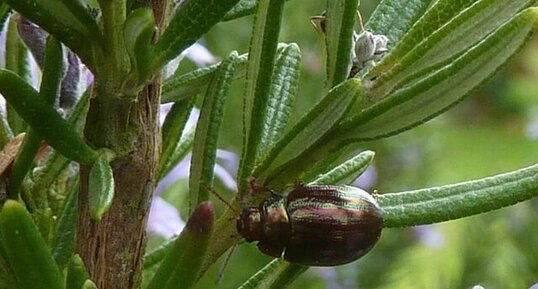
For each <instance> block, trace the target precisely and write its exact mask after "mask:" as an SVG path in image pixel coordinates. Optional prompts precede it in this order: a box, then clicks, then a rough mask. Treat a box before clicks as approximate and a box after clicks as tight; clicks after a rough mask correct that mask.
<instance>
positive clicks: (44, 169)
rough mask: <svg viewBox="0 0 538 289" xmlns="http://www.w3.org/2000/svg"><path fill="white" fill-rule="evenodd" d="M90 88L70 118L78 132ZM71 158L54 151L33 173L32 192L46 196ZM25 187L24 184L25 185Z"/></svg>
mask: <svg viewBox="0 0 538 289" xmlns="http://www.w3.org/2000/svg"><path fill="white" fill-rule="evenodd" d="M90 91H91V89H89V90H88V91H87V92H86V93H85V94H84V95H82V97H81V98H80V100H79V101H78V102H77V104H76V105H75V108H74V109H73V112H72V113H71V115H70V116H69V118H68V122H69V123H70V124H71V125H72V126H73V127H74V128H75V130H76V132H77V133H79V134H80V133H81V132H82V129H83V128H84V123H85V120H86V113H87V112H88V108H89V104H90V101H89V99H90ZM70 162H71V160H69V159H68V158H66V157H64V156H63V155H62V154H60V153H58V152H57V151H53V152H52V153H51V154H50V156H49V157H48V158H47V160H46V161H45V162H44V163H43V165H41V166H39V167H38V168H37V169H36V170H34V171H33V174H32V180H33V182H32V184H33V185H32V186H31V188H27V190H28V191H30V192H31V193H32V194H40V195H41V196H42V198H46V197H47V195H48V190H49V188H50V186H51V184H52V183H53V182H54V181H55V180H56V179H57V177H58V175H59V174H60V173H61V172H62V171H63V170H64V169H65V168H67V166H68V165H69V163H70ZM23 188H24V186H23Z"/></svg>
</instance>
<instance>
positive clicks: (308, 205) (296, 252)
mask: <svg viewBox="0 0 538 289" xmlns="http://www.w3.org/2000/svg"><path fill="white" fill-rule="evenodd" d="M236 225H237V231H238V232H239V233H240V234H241V235H242V236H243V237H244V238H245V240H246V241H247V242H254V241H258V244H257V246H258V248H259V249H260V251H261V252H263V253H265V254H266V255H269V256H272V257H276V258H280V257H282V258H284V259H285V260H287V261H289V262H292V263H297V264H301V265H307V266H336V265H342V264H346V263H349V262H352V261H355V260H357V259H358V258H360V257H362V256H363V255H364V254H366V253H367V252H368V251H370V250H371V249H372V248H373V246H374V245H375V243H376V242H377V240H378V239H379V237H380V235H381V230H382V228H383V216H382V212H381V209H380V208H379V205H378V204H377V202H376V200H375V199H374V198H373V197H372V196H371V195H370V194H368V193H367V192H365V191H363V190H361V189H359V188H356V187H351V186H333V185H302V184H300V185H296V186H295V188H294V189H293V190H292V191H291V192H290V193H289V194H288V195H287V196H285V197H282V196H277V195H274V194H273V196H272V197H270V198H267V199H265V200H264V201H262V202H261V204H259V206H257V207H246V208H244V209H243V210H242V212H241V214H240V217H239V219H238V220H237V224H236Z"/></svg>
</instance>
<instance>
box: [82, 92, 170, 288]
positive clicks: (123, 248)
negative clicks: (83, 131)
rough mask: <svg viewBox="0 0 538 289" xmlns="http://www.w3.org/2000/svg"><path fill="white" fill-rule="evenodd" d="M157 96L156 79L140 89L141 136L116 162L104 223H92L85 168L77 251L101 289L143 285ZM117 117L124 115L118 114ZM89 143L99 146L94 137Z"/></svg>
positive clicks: (135, 121)
mask: <svg viewBox="0 0 538 289" xmlns="http://www.w3.org/2000/svg"><path fill="white" fill-rule="evenodd" d="M159 94H160V85H159V83H156V82H154V83H153V84H152V85H148V86H147V87H146V88H145V89H144V90H143V91H142V92H141V93H140V95H139V96H138V102H136V103H134V104H133V105H134V108H133V109H132V110H131V112H132V114H131V119H130V120H129V121H128V122H129V123H130V125H133V126H135V127H138V128H139V130H138V132H139V134H138V136H137V138H136V141H135V142H134V150H133V151H132V152H131V153H129V154H128V155H126V156H123V157H120V158H119V159H117V160H116V161H114V162H113V170H114V180H115V196H114V201H113V203H112V206H111V208H110V209H109V211H108V212H107V213H105V214H104V216H103V218H102V220H101V221H100V222H95V221H92V220H91V219H90V217H89V212H88V183H87V179H88V172H89V168H87V167H86V168H82V169H81V187H80V200H79V206H80V214H79V220H78V224H77V245H76V252H77V253H78V254H80V255H81V256H82V259H83V260H84V262H85V264H86V266H87V268H88V271H89V273H90V276H91V278H92V280H93V281H94V282H95V283H96V285H97V286H98V288H100V289H132V288H138V286H139V284H138V282H139V281H140V280H139V278H140V273H141V269H142V256H143V254H144V247H145V240H146V234H145V228H146V222H147V213H148V208H149V205H150V201H151V194H152V192H153V189H154V187H155V168H156V165H157V160H158V151H159V141H160V140H159V137H160V133H159V130H158V126H157V121H156V119H157V113H158V111H157V109H158V105H159V100H160V98H159ZM92 105H94V104H93V103H92ZM93 107H94V108H93V109H94V110H93V111H90V114H91V115H93V116H95V117H98V116H100V115H102V113H101V112H100V111H99V109H100V108H102V106H100V105H94V106H93ZM105 111H106V109H105ZM118 115H122V113H120V112H118ZM93 118H94V117H92V118H91V119H93ZM120 123H121V122H120ZM88 126H92V123H91V122H89V123H88ZM98 127H102V125H101V126H98ZM116 128H117V127H116ZM87 129H88V128H87ZM93 129H94V128H93ZM100 129H101V128H100ZM111 130H112V131H113V130H114V129H111ZM101 134H102V135H105V134H107V131H106V130H105V131H101ZM127 134H129V133H127ZM88 135H89V136H91V135H92V134H91V133H90V134H88ZM102 135H101V137H100V140H97V141H98V142H106V141H104V140H102ZM95 138H98V137H97V136H95ZM120 139H121V137H120ZM89 142H90V143H93V144H95V142H92V140H89ZM110 143H114V142H113V141H111V142H110ZM110 143H109V144H110ZM101 145H102V144H101Z"/></svg>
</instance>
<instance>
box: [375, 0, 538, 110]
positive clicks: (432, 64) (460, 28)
mask: <svg viewBox="0 0 538 289" xmlns="http://www.w3.org/2000/svg"><path fill="white" fill-rule="evenodd" d="M533 3H536V1H535V0H514V1H509V2H506V1H503V0H482V1H478V2H476V3H474V4H473V5H471V6H470V7H468V8H467V9H465V10H464V11H462V12H461V13H460V14H459V15H457V16H456V17H455V18H454V19H453V20H452V21H450V22H449V23H447V24H446V25H445V26H443V27H442V28H441V29H439V30H437V31H435V32H434V33H433V34H432V35H430V36H429V37H427V38H426V39H425V40H424V41H423V42H421V43H420V44H417V45H416V46H415V47H414V48H413V49H412V50H411V51H409V52H408V53H407V54H406V55H405V56H404V57H403V58H402V59H401V61H400V62H399V63H398V64H397V65H395V66H394V67H393V68H392V69H391V70H389V71H388V72H386V73H385V74H384V75H383V76H382V77H380V78H378V79H377V80H376V83H375V85H374V87H373V88H372V90H371V91H370V92H369V93H370V94H371V95H372V97H373V98H374V100H373V101H374V102H375V100H376V99H378V98H380V97H382V96H383V95H386V94H387V93H388V92H390V91H394V90H395V89H397V88H398V87H402V86H404V85H405V84H408V83H409V82H411V81H412V80H413V79H417V78H419V77H421V76H424V75H426V74H429V73H431V72H432V71H433V70H434V69H435V68H439V67H442V66H444V65H446V64H448V63H450V62H451V61H452V60H453V59H454V58H455V57H457V56H458V55H459V54H461V53H462V52H466V51H467V50H468V49H469V48H470V47H472V46H473V45H475V44H476V43H477V42H480V41H481V40H483V39H484V38H486V36H487V35H489V34H490V33H492V32H493V31H495V30H496V29H497V28H498V27H499V26H501V25H502V24H504V23H506V22H507V21H508V20H510V19H512V18H513V17H514V16H515V15H516V14H517V13H519V12H521V10H523V9H525V8H528V7H530V6H531V5H532V4H533Z"/></svg>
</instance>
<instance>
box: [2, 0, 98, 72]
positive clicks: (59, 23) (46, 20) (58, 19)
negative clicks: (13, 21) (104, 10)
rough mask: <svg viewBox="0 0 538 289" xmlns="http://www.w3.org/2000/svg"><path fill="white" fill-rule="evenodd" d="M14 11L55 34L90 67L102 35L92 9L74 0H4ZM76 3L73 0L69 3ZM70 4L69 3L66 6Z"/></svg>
mask: <svg viewBox="0 0 538 289" xmlns="http://www.w3.org/2000/svg"><path fill="white" fill-rule="evenodd" d="M5 2H6V3H8V4H9V5H10V6H11V7H12V8H13V9H14V10H16V11H17V12H19V13H20V14H22V15H23V16H24V17H26V18H28V19H30V20H31V21H32V22H34V23H36V24H38V25H39V26H41V27H43V29H45V30H47V31H48V32H49V33H51V34H53V35H55V36H56V37H58V39H60V40H61V41H62V42H63V43H65V45H67V46H68V47H69V48H71V49H72V50H73V51H75V52H77V54H78V55H79V56H81V58H82V59H84V63H86V64H87V65H89V66H90V67H91V66H92V65H93V64H95V63H94V61H93V56H94V55H93V52H95V51H97V50H100V48H101V47H100V46H101V43H102V39H101V38H102V36H101V31H100V30H99V27H98V26H97V23H96V22H95V20H94V19H93V18H92V17H91V16H90V14H89V12H88V11H87V10H86V9H85V8H84V7H83V6H81V5H82V4H81V3H80V2H78V0H77V1H75V0H62V1H58V0H5ZM68 2H73V3H68ZM66 3H67V5H66Z"/></svg>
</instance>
